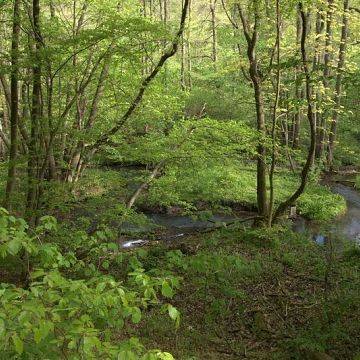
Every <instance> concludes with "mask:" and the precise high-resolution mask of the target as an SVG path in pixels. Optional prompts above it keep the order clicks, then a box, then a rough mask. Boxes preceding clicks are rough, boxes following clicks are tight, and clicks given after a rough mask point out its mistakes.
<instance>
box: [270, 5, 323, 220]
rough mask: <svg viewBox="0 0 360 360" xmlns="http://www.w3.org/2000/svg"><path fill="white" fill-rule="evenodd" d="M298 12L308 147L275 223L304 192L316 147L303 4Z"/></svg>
mask: <svg viewBox="0 0 360 360" xmlns="http://www.w3.org/2000/svg"><path fill="white" fill-rule="evenodd" d="M299 10H300V14H301V20H302V34H301V58H302V64H303V71H304V74H305V84H306V87H305V88H306V100H307V105H308V106H307V118H308V121H309V128H310V147H309V151H308V155H307V159H306V163H305V165H304V167H303V169H302V172H301V182H300V185H299V187H298V188H297V190H296V191H295V192H294V193H293V194H292V195H291V196H290V197H289V198H288V199H286V200H285V201H284V202H282V203H281V204H280V205H279V206H278V208H277V209H276V211H275V214H274V218H273V220H274V221H275V220H276V219H277V218H278V217H279V216H281V215H282V214H283V213H284V212H285V211H286V209H287V208H288V207H289V206H291V205H292V204H293V203H294V202H295V201H296V200H297V199H298V198H299V197H300V195H301V194H302V193H303V192H304V190H305V187H306V184H307V180H308V175H309V173H310V171H311V167H312V163H313V159H314V154H315V146H316V127H315V119H314V107H313V99H312V91H311V75H310V71H309V68H308V57H307V52H306V38H307V31H306V29H307V16H306V14H305V12H304V10H303V4H302V3H301V2H300V3H299Z"/></svg>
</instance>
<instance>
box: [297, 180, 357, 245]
mask: <svg viewBox="0 0 360 360" xmlns="http://www.w3.org/2000/svg"><path fill="white" fill-rule="evenodd" d="M331 189H332V191H333V192H334V193H336V194H340V195H341V196H343V197H344V198H345V200H346V203H347V211H346V213H345V214H344V215H342V216H340V217H339V218H338V219H336V220H334V221H332V222H330V223H326V224H321V223H316V222H314V221H308V220H305V219H303V218H298V219H296V221H295V222H294V226H293V229H294V231H296V232H310V233H311V234H312V236H313V237H314V240H315V241H316V242H317V243H319V244H324V243H325V242H326V238H327V236H329V235H334V236H337V237H343V238H347V239H348V240H351V241H355V242H357V243H359V244H360V193H359V192H358V191H356V190H355V189H354V188H353V187H350V186H345V185H343V184H341V183H333V184H332V185H331Z"/></svg>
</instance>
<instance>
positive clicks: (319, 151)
mask: <svg viewBox="0 0 360 360" xmlns="http://www.w3.org/2000/svg"><path fill="white" fill-rule="evenodd" d="M327 6H328V8H327V12H326V30H325V34H326V37H325V50H324V73H323V86H324V89H325V91H327V89H328V87H329V78H330V61H331V49H330V46H331V42H332V18H333V13H334V0H328V2H327ZM326 113H327V112H326V109H325V111H324V113H323V114H322V115H321V116H319V117H318V124H317V134H316V150H315V158H316V159H317V160H320V159H321V157H322V155H323V150H324V143H325V134H326Z"/></svg>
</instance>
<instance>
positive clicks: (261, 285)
mask: <svg viewBox="0 0 360 360" xmlns="http://www.w3.org/2000/svg"><path fill="white" fill-rule="evenodd" d="M280 175H281V176H279V177H278V180H277V181H278V188H280V189H281V190H282V191H283V189H285V188H286V184H288V183H289V182H290V180H289V178H283V177H282V174H280ZM144 178H145V179H146V172H145V171H144V170H139V169H135V170H131V169H125V170H124V171H120V172H119V171H118V170H111V169H110V170H104V169H89V171H88V173H87V174H86V175H85V177H84V178H83V179H82V180H81V182H79V184H77V185H76V187H75V188H74V189H72V191H71V192H70V191H68V190H69V189H64V185H63V184H59V187H56V186H55V187H53V188H52V189H51V191H49V198H48V199H45V201H46V204H47V206H48V213H49V214H52V215H55V216H56V217H57V218H58V220H59V223H61V228H60V231H59V234H58V235H57V237H56V238H53V239H52V241H55V242H57V243H58V244H59V245H60V246H61V247H63V248H64V249H66V250H68V251H69V250H70V251H71V250H74V251H75V252H76V251H77V250H79V249H85V251H87V249H88V246H89V245H88V244H83V243H81V241H80V240H78V241H79V242H78V243H75V240H77V239H81V236H79V234H81V231H84V232H89V233H94V232H95V231H96V230H100V231H102V229H105V228H108V230H109V231H107V230H106V231H105V237H104V238H105V239H104V240H102V241H109V242H111V241H113V242H117V243H120V242H121V241H123V240H124V239H127V238H129V237H131V236H135V235H134V234H132V235H131V234H126V231H125V233H124V224H125V223H130V224H132V225H134V226H135V228H136V229H137V230H139V229H140V230H141V228H142V227H144V228H145V229H147V227H148V225H149V219H148V218H147V217H146V216H145V215H144V214H143V213H141V211H140V210H141V209H142V208H144V204H145V205H146V203H147V201H148V198H145V199H140V203H139V207H138V208H137V209H135V210H130V211H129V210H127V209H126V208H125V206H124V201H125V200H126V199H127V198H128V197H129V196H130V195H131V193H132V192H133V191H134V189H136V187H137V186H138V184H139V183H141V181H143V179H144ZM281 179H283V180H281ZM165 180H166V179H165ZM176 180H178V183H179V184H180V185H179V187H180V188H181V187H183V188H185V185H184V184H182V181H183V179H176ZM191 180H194V179H191ZM252 180H253V172H252V171H251V169H250V170H249V171H246V172H244V171H243V172H242V174H241V179H239V180H238V181H235V183H237V185H236V186H237V187H235V188H228V189H227V193H221V194H220V193H219V196H220V195H221V196H223V195H226V196H227V195H229V196H231V194H232V192H234V194H235V193H236V196H238V197H237V199H236V203H240V204H241V203H242V201H241V200H243V203H244V204H249V201H252V197H253V195H254V189H255V188H254V186H255V185H254V184H255V183H254V181H252ZM281 181H283V182H281ZM167 184H168V183H167V181H165V182H164V183H163V185H161V182H160V187H158V188H157V189H156V190H157V191H158V192H159V194H160V196H161V194H162V192H161V186H164V188H165V186H166V185H167ZM181 184H182V185H181ZM201 186H202V187H203V184H201ZM165 189H166V188H165ZM192 190H194V189H192ZM215 190H216V189H212V188H211V184H210V187H209V188H208V189H207V193H208V194H214V193H215ZM169 191H170V190H169ZM172 191H173V194H175V195H176V196H175V197H174V196H173V198H175V199H176V198H177V199H182V200H184V202H187V200H188V199H191V196H193V195H194V192H192V193H191V192H189V194H185V193H181V192H180V191H179V192H178V193H176V189H172ZM287 191H289V189H287ZM150 196H151V194H150ZM181 196H184V197H183V198H182V197H181ZM241 196H243V198H241ZM198 197H199V198H204V197H205V200H208V199H206V196H205V195H204V194H202V193H201V194H199V195H198ZM157 199H158V198H156V197H153V198H152V202H150V208H151V209H153V210H154V211H164V209H166V204H167V202H166V201H165V202H164V204H158V206H157V203H156V200H157ZM304 199H305V200H304V201H303V209H304V210H307V211H308V214H313V215H319V214H320V215H321V216H325V217H328V216H329V215H331V216H332V217H333V216H334V215H336V214H339V213H341V212H343V211H344V208H345V205H344V203H345V201H344V200H343V199H342V198H341V201H340V202H339V201H338V200H339V196H338V195H336V196H334V195H333V194H332V193H331V192H330V190H329V189H327V188H325V187H322V186H320V185H317V184H315V185H312V186H311V189H310V192H309V193H308V194H306V195H305V197H304ZM205 203H206V202H205ZM209 203H211V201H209ZM170 204H171V202H170ZM171 205H176V203H173V204H171ZM136 210H137V211H136ZM136 234H137V235H136V236H148V237H149V238H151V237H156V236H158V235H159V234H161V229H157V230H155V231H148V232H147V233H144V232H142V233H141V232H139V233H136ZM165 234H166V233H165ZM325 235H326V234H325ZM129 254H131V256H134V257H135V258H137V259H138V261H139V263H140V264H141V265H142V266H143V267H144V269H145V271H147V272H148V273H149V274H154V275H155V276H156V275H160V276H161V275H163V274H174V275H176V276H178V277H179V278H180V281H181V286H180V288H179V289H178V290H176V293H175V295H174V297H173V298H172V299H170V301H169V300H168V299H165V298H164V299H161V301H162V302H163V303H166V302H170V303H171V304H172V305H174V306H176V308H177V309H178V310H179V311H180V313H181V321H180V325H179V327H178V328H176V326H175V324H174V322H173V321H172V320H171V319H169V318H168V316H167V315H166V314H164V313H161V312H159V308H158V307H157V306H155V307H153V308H150V309H148V311H146V312H144V314H145V316H144V318H143V320H142V322H141V323H140V324H139V325H136V326H133V327H132V328H131V330H130V331H129V333H127V334H124V335H125V336H135V337H139V338H141V341H142V343H144V345H145V346H146V347H147V348H158V349H161V350H164V351H169V352H170V353H172V354H173V355H174V357H175V359H178V360H218V359H224V360H232V359H233V360H235V359H254V360H262V359H264V360H265V359H280V360H281V359H284V360H285V359H305V360H306V359H308V360H312V359H314V360H316V359H320V360H329V359H335V360H336V359H339V360H340V359H341V360H347V359H349V360H359V359H360V350H359V349H360V338H359V336H358V335H359V333H360V250H359V248H357V247H355V245H351V244H350V243H347V242H346V241H345V240H342V239H339V238H337V237H334V236H329V237H328V241H327V243H326V244H325V246H319V245H317V244H316V243H315V242H314V241H313V240H312V239H311V237H310V236H309V235H307V234H295V233H294V232H292V231H291V230H290V229H289V227H287V226H284V227H275V228H273V229H271V230H265V229H261V230H255V229H250V228H245V227H244V226H243V225H236V224H234V225H232V226H229V227H227V228H221V229H208V231H206V232H198V233H193V234H190V235H188V236H186V238H184V240H180V239H179V240H177V241H174V242H168V243H166V242H160V243H157V245H156V246H149V247H144V248H140V249H135V250H131V251H130V252H129ZM102 271H103V272H104V273H109V274H110V275H113V276H114V277H115V278H116V279H118V280H122V279H123V276H124V274H125V276H126V271H127V269H126V267H122V266H119V265H114V264H111V265H110V268H108V269H102ZM14 273H15V272H14ZM0 275H1V274H0Z"/></svg>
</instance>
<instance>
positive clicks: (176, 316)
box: [168, 304, 180, 327]
mask: <svg viewBox="0 0 360 360" xmlns="http://www.w3.org/2000/svg"><path fill="white" fill-rule="evenodd" d="M168 313H169V316H170V318H171V319H172V320H174V321H175V323H176V327H179V325H180V312H179V310H178V309H177V308H176V307H174V306H172V305H171V304H169V305H168Z"/></svg>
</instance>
